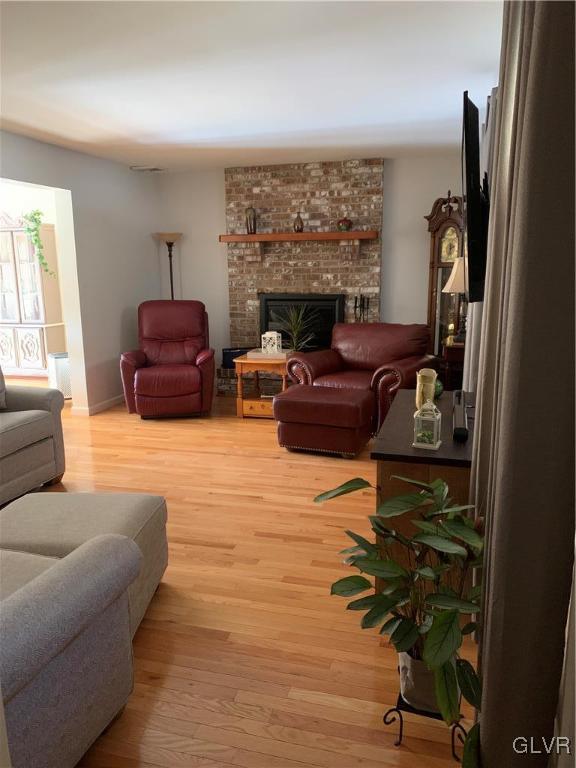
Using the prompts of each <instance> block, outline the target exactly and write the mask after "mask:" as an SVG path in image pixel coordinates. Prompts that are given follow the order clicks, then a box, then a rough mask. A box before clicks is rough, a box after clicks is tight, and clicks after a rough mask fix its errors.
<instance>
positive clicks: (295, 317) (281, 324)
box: [271, 304, 318, 352]
mask: <svg viewBox="0 0 576 768" xmlns="http://www.w3.org/2000/svg"><path fill="white" fill-rule="evenodd" d="M271 317H272V319H273V320H274V322H275V323H277V325H278V328H279V329H280V330H281V331H284V333H285V334H286V335H287V336H288V340H289V345H290V349H293V350H295V351H296V352H298V351H299V350H302V349H305V348H306V347H307V346H309V344H310V342H311V341H312V339H314V337H315V336H316V334H315V333H314V331H313V330H312V328H313V327H314V324H315V323H316V322H317V321H318V312H317V311H316V310H315V309H310V307H309V306H308V305H307V304H299V305H296V304H291V305H290V306H289V307H286V309H284V310H275V311H273V312H271Z"/></svg>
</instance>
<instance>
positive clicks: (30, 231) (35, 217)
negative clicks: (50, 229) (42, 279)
mask: <svg viewBox="0 0 576 768" xmlns="http://www.w3.org/2000/svg"><path fill="white" fill-rule="evenodd" d="M42 216H43V213H42V211H39V210H38V209H35V210H33V211H30V213H25V214H24V215H23V216H22V219H23V221H24V231H25V232H26V234H27V235H28V237H29V238H30V241H31V243H32V246H33V248H34V254H35V256H36V258H37V259H38V263H39V264H40V267H41V268H42V269H43V270H44V272H46V274H48V275H50V277H55V274H56V273H55V272H53V271H52V270H51V269H50V266H49V264H48V262H47V261H46V257H45V256H44V246H43V244H42V238H41V237H40V226H41V224H42Z"/></svg>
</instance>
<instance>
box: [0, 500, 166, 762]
mask: <svg viewBox="0 0 576 768" xmlns="http://www.w3.org/2000/svg"><path fill="white" fill-rule="evenodd" d="M165 525H166V503H165V501H164V499H163V498H162V497H159V496H149V495H145V494H116V493H111V494H91V493H32V494H28V495H27V496H24V497H22V498H20V499H17V500H16V501H14V502H12V503H11V504H8V505H7V506H6V507H4V508H3V509H1V510H0V633H1V635H2V642H1V643H0V683H1V686H2V698H3V703H4V709H5V717H6V729H7V733H8V744H9V748H10V753H11V758H12V764H13V768H72V767H73V766H74V765H76V763H77V762H78V760H79V759H80V758H81V757H82V755H83V754H84V752H85V751H86V750H87V749H88V748H89V747H90V745H91V744H92V742H93V741H94V740H95V739H96V738H97V737H98V736H99V735H100V733H101V732H102V731H103V730H104V729H105V728H106V726H107V725H108V724H109V723H110V722H111V720H112V719H113V718H114V717H115V715H116V714H117V713H118V712H119V711H120V710H121V709H122V707H123V706H124V704H125V703H126V700H127V699H128V696H129V695H130V692H131V690H132V648H131V640H132V636H133V635H134V633H135V631H136V630H137V628H138V625H139V624H140V622H141V620H142V618H143V616H144V613H145V611H146V608H147V607H148V604H149V602H150V600H151V598H152V596H153V594H154V592H155V590H156V588H157V586H158V583H159V581H160V579H161V578H162V574H163V572H164V569H165V568H166V565H167V542H166V530H165Z"/></svg>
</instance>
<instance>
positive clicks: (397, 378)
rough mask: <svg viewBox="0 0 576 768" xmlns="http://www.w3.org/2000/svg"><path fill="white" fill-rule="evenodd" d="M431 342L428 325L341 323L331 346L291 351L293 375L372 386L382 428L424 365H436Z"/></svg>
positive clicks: (302, 380)
mask: <svg viewBox="0 0 576 768" xmlns="http://www.w3.org/2000/svg"><path fill="white" fill-rule="evenodd" d="M429 340H430V333H429V330H428V326H426V325H400V324H396V323H336V325H335V326H334V328H333V330H332V343H331V349H326V350H321V351H319V352H305V353H299V352H297V353H295V354H293V355H291V356H290V358H289V360H288V363H287V367H288V373H289V374H290V377H291V379H292V380H293V381H295V382H296V383H298V384H308V385H313V386H317V387H342V388H345V389H364V390H371V391H372V392H373V393H374V400H375V402H374V413H375V415H376V416H375V422H374V428H375V431H376V430H378V429H379V428H380V426H381V425H382V422H383V421H384V419H385V418H386V414H387V413H388V409H389V408H390V404H391V403H392V400H393V399H394V395H395V393H396V391H397V390H398V389H400V388H406V389H411V388H413V387H415V386H416V373H417V371H419V370H420V368H430V367H432V368H435V367H436V363H437V358H435V357H434V356H433V355H428V354H426V350H427V348H428V344H429Z"/></svg>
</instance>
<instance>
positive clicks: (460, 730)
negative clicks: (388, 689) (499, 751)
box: [382, 694, 468, 763]
mask: <svg viewBox="0 0 576 768" xmlns="http://www.w3.org/2000/svg"><path fill="white" fill-rule="evenodd" d="M402 712H409V713H410V714H411V715H420V717H429V718H431V719H432V720H442V715H441V714H439V713H438V712H427V711H426V710H425V709H416V707H411V706H410V704H408V703H407V702H405V701H404V699H403V698H402V696H401V695H400V694H398V699H397V701H396V706H394V707H391V708H390V709H389V710H388V711H387V712H385V713H384V717H383V718H382V720H383V722H384V725H392V724H393V723H395V722H396V720H398V722H399V725H400V729H399V731H398V738H397V739H396V741H395V742H394V746H395V747H399V746H400V744H402V737H403V735H404V717H403V715H402ZM467 735H468V734H467V731H466V729H465V728H464V727H463V726H462V725H460V723H454V725H452V727H451V728H450V744H451V748H452V757H453V758H454V760H455V761H456V762H457V763H459V762H460V758H459V757H458V754H457V752H456V741H459V742H460V744H464V740H465V738H466V736H467Z"/></svg>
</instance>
